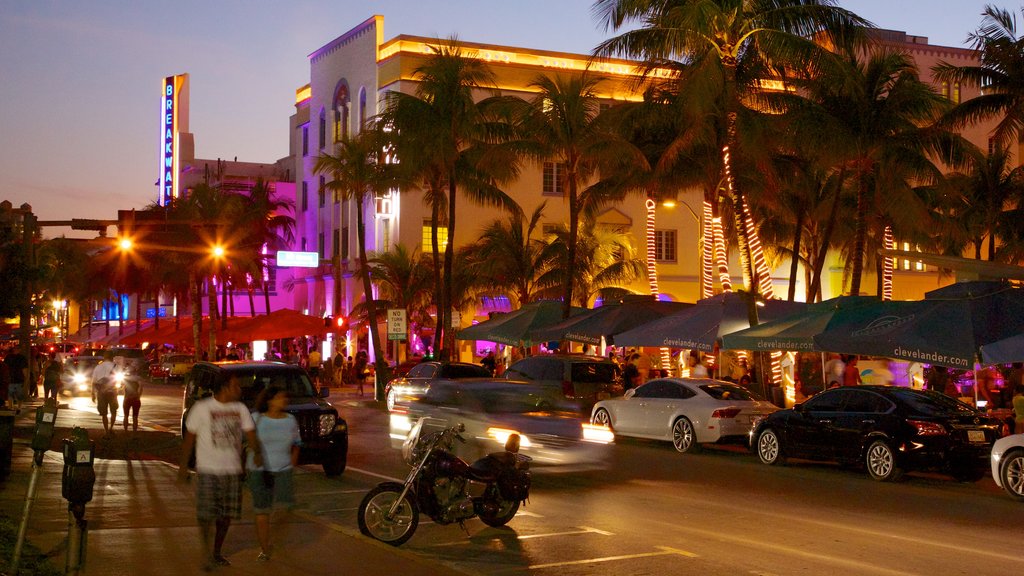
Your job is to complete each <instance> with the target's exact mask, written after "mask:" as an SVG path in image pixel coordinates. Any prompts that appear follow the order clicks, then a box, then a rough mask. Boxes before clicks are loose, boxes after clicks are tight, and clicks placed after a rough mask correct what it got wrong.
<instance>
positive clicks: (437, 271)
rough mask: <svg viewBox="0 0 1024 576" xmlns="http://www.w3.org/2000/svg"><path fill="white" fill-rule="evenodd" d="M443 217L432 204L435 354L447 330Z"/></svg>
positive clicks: (436, 206)
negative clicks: (440, 231)
mask: <svg viewBox="0 0 1024 576" xmlns="http://www.w3.org/2000/svg"><path fill="white" fill-rule="evenodd" d="M440 217H441V205H440V204H439V203H438V202H431V206H430V242H431V244H432V246H433V248H434V252H433V253H432V254H431V257H432V258H433V259H434V310H435V316H436V321H435V322H434V342H433V344H434V353H435V354H436V353H437V352H438V351H439V350H440V349H441V345H440V344H439V342H441V340H440V338H441V337H443V336H444V333H445V332H447V330H445V329H444V327H443V324H444V319H443V315H442V312H441V311H442V310H443V309H444V290H443V288H442V286H443V283H442V271H441V245H440V241H439V239H438V237H437V227H438V224H439V222H438V220H439V218H440Z"/></svg>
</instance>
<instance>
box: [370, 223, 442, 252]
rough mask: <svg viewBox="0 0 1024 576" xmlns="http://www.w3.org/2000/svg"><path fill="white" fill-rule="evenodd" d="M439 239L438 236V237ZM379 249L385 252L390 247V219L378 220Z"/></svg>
mask: <svg viewBox="0 0 1024 576" xmlns="http://www.w3.org/2000/svg"><path fill="white" fill-rule="evenodd" d="M438 240H440V238H438ZM380 249H381V251H382V252H386V251H388V250H390V249H391V219H390V218H381V220H380Z"/></svg>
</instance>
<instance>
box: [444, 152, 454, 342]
mask: <svg viewBox="0 0 1024 576" xmlns="http://www.w3.org/2000/svg"><path fill="white" fill-rule="evenodd" d="M455 192H456V187H455V170H454V169H453V170H452V171H451V173H450V175H449V177H448V243H447V244H446V245H445V248H444V348H443V352H444V358H442V359H446V358H447V359H453V360H454V359H456V358H457V355H456V354H455V350H454V348H455V330H453V329H452V289H453V286H452V266H453V265H454V262H455Z"/></svg>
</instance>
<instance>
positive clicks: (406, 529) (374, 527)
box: [358, 482, 420, 546]
mask: <svg viewBox="0 0 1024 576" xmlns="http://www.w3.org/2000/svg"><path fill="white" fill-rule="evenodd" d="M403 488H404V487H403V486H402V485H401V484H398V483H397V482H385V483H383V484H380V485H378V486H377V487H376V488H374V489H373V490H370V492H369V493H368V494H367V495H366V497H365V498H363V501H362V502H361V503H360V504H359V515H358V517H359V531H360V532H362V533H363V534H364V535H366V536H369V537H370V538H374V539H377V540H380V541H381V542H384V543H386V544H390V545H392V546H401V545H402V544H405V542H406V541H407V540H409V538H412V535H413V533H414V532H416V526H417V525H418V524H419V522H420V513H419V511H418V510H417V509H416V503H415V502H413V500H412V498H411V497H410V496H411V494H409V493H407V494H406V495H405V497H404V498H402V502H401V503H399V505H398V508H397V509H396V510H395V513H394V515H391V516H389V515H388V513H389V512H390V511H391V507H392V506H394V504H395V502H397V501H398V497H399V496H401V494H402V489H403Z"/></svg>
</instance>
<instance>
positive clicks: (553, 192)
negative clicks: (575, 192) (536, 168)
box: [543, 162, 565, 196]
mask: <svg viewBox="0 0 1024 576" xmlns="http://www.w3.org/2000/svg"><path fill="white" fill-rule="evenodd" d="M543 193H544V195H545V196H562V195H564V193H565V164H562V163H561V162H559V163H557V164H556V163H555V162H545V163H544V188H543Z"/></svg>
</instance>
